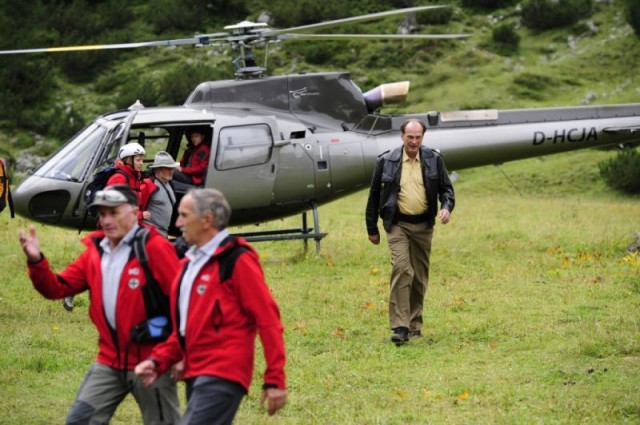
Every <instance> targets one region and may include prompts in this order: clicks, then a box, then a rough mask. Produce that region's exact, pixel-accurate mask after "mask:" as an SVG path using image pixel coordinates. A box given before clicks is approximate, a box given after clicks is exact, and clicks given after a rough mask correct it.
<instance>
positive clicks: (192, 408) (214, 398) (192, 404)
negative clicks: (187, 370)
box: [180, 376, 246, 425]
mask: <svg viewBox="0 0 640 425" xmlns="http://www.w3.org/2000/svg"><path fill="white" fill-rule="evenodd" d="M245 394H246V391H245V389H244V388H243V387H242V385H240V384H237V383H235V382H232V381H227V380H226V379H221V378H216V377H215V376H198V377H197V378H193V379H189V380H188V381H187V400H188V402H187V411H186V412H185V413H184V417H183V418H182V422H180V424H181V425H230V424H231V423H232V422H233V418H234V417H235V415H236V412H237V411H238V407H240V402H241V401H242V398H243V397H244V396H245Z"/></svg>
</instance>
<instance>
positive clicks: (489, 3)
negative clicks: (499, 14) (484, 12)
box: [461, 0, 516, 9]
mask: <svg viewBox="0 0 640 425" xmlns="http://www.w3.org/2000/svg"><path fill="white" fill-rule="evenodd" d="M515 2H516V0H462V2H461V4H462V6H463V7H469V8H472V7H473V8H482V9H500V8H501V7H506V6H511V5H512V4H513V3H515Z"/></svg>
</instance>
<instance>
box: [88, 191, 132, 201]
mask: <svg viewBox="0 0 640 425" xmlns="http://www.w3.org/2000/svg"><path fill="white" fill-rule="evenodd" d="M93 201H94V202H122V203H129V200H128V199H127V197H126V196H124V194H123V193H121V192H118V191H117V190H99V191H97V192H96V195H95V197H94V198H93Z"/></svg>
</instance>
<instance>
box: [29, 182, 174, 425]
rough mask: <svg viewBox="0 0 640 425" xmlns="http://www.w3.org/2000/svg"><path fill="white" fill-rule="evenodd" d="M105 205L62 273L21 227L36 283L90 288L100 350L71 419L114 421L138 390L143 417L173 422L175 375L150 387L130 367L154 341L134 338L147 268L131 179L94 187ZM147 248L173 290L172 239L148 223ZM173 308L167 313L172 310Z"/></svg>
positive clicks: (156, 273)
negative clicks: (136, 247) (140, 255)
mask: <svg viewBox="0 0 640 425" xmlns="http://www.w3.org/2000/svg"><path fill="white" fill-rule="evenodd" d="M93 205H95V206H98V207H99V211H100V212H99V216H100V223H101V225H102V229H101V230H98V231H96V232H92V233H90V234H89V235H87V237H85V238H84V239H83V240H82V242H83V244H84V245H86V249H85V251H84V252H82V253H81V254H80V255H79V256H78V258H77V259H76V260H75V261H73V262H72V263H71V264H69V265H68V266H67V267H66V268H65V269H64V270H62V271H61V272H60V273H57V274H56V273H54V272H53V271H52V270H51V268H50V266H49V262H48V261H47V259H46V258H45V256H44V255H43V254H42V252H41V251H40V241H39V239H38V237H37V236H36V230H35V228H34V227H31V228H30V229H29V233H28V234H27V233H25V232H21V233H20V244H21V245H22V249H23V251H24V253H25V255H26V257H27V266H28V269H29V277H30V278H31V282H32V283H33V286H34V287H35V289H36V290H37V291H38V292H40V293H41V294H42V295H43V296H44V297H46V298H49V299H60V298H63V297H67V296H72V295H76V294H78V293H80V292H83V291H87V290H88V291H89V292H90V293H91V303H90V305H89V316H90V317H91V320H92V321H93V323H94V324H95V326H96V328H97V330H98V334H99V342H98V356H97V359H96V363H94V364H93V365H92V366H91V368H90V369H89V372H88V373H87V375H86V377H85V379H84V381H83V383H82V385H81V386H80V389H79V390H78V394H77V396H76V400H75V402H74V404H73V406H72V407H71V410H70V411H69V413H68V416H67V423H68V424H89V423H92V424H93V423H105V424H106V423H108V422H109V420H110V419H111V416H112V415H113V413H114V412H115V410H116V408H117V406H118V405H119V404H120V402H121V401H122V400H124V398H125V397H126V396H127V394H128V393H132V394H133V396H134V397H135V399H136V401H137V402H138V405H139V406H140V410H141V412H142V418H143V421H144V423H145V424H175V423H177V422H178V421H179V419H180V412H179V402H178V397H177V392H176V385H175V382H174V381H173V380H172V379H171V377H170V376H169V374H165V375H163V376H161V377H160V378H159V379H158V380H157V382H156V383H155V385H154V386H153V387H151V388H147V387H145V386H143V385H141V384H140V382H139V381H138V380H137V378H136V376H135V374H134V373H133V372H132V369H133V368H134V366H135V365H136V364H137V363H139V362H140V361H141V360H142V359H145V358H147V357H149V356H150V355H151V350H152V348H153V346H154V345H155V344H156V342H153V341H149V340H146V339H145V340H141V341H140V342H138V341H137V340H134V339H133V338H132V329H133V328H134V327H136V326H137V325H140V324H141V323H144V322H145V321H146V320H147V319H148V317H147V313H146V305H145V297H144V295H143V288H145V287H146V285H147V284H148V282H147V279H146V275H145V271H144V270H143V267H142V266H141V264H140V262H139V261H138V259H137V258H136V256H135V255H134V253H133V249H132V241H133V240H134V238H136V236H137V232H138V231H139V230H140V225H139V224H138V218H137V212H138V207H137V205H138V197H137V196H136V194H135V192H134V191H133V190H132V189H131V188H130V187H129V186H126V185H121V186H112V187H109V188H106V189H105V190H102V191H98V192H96V196H95V199H94V202H93V204H92V206H93ZM148 230H149V235H148V238H147V241H146V251H147V257H148V264H149V268H150V272H151V275H152V276H153V277H154V279H155V281H156V282H157V285H158V286H159V287H160V290H161V291H162V292H163V293H164V294H165V295H168V294H169V291H170V287H171V282H172V280H173V279H174V278H175V273H176V269H177V267H178V258H177V256H176V254H175V251H174V249H173V247H172V245H171V243H170V242H169V241H167V240H166V239H165V238H164V237H163V236H162V235H160V233H158V232H157V231H156V230H155V229H153V228H149V229H148ZM167 315H168V312H167Z"/></svg>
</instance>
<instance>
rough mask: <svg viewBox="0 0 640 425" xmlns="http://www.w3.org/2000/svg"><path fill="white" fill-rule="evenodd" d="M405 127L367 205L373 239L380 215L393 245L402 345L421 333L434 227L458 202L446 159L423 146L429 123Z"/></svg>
mask: <svg viewBox="0 0 640 425" xmlns="http://www.w3.org/2000/svg"><path fill="white" fill-rule="evenodd" d="M400 130H401V137H402V141H403V146H402V147H398V148H396V149H394V150H392V151H391V152H388V153H386V154H384V155H382V156H381V157H380V158H379V159H378V162H377V163H376V168H375V170H374V172H373V178H372V180H371V188H370V190H369V199H368V201H367V209H366V223H367V234H368V235H369V240H370V241H371V243H373V244H375V245H378V244H379V243H380V232H379V231H378V217H380V218H382V225H383V227H384V230H385V231H386V232H387V239H388V244H389V249H390V250H391V260H392V264H393V266H392V271H391V283H390V295H389V323H390V325H391V329H392V330H393V334H392V335H391V341H392V342H394V343H395V344H396V345H402V344H404V343H405V342H407V341H408V340H409V337H410V336H414V337H417V336H420V335H421V332H422V310H423V304H424V297H425V294H426V291H427V284H428V280H429V257H430V254H431V240H432V237H433V226H434V225H435V219H436V215H437V218H438V219H439V220H440V221H441V222H442V224H446V223H448V222H449V220H450V219H451V212H452V211H453V208H454V205H455V196H454V192H453V185H452V184H451V181H450V180H449V174H448V173H447V169H446V167H445V165H444V160H443V159H442V157H441V156H440V155H439V154H438V153H437V152H435V151H433V150H431V149H429V148H427V147H425V146H422V140H423V138H424V134H425V131H426V126H425V124H424V123H423V122H421V121H418V120H408V121H406V122H405V123H403V124H402V126H401V127H400ZM438 200H439V201H440V209H439V210H438Z"/></svg>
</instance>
